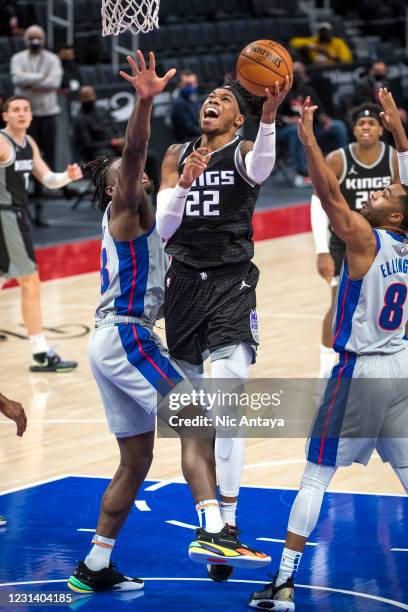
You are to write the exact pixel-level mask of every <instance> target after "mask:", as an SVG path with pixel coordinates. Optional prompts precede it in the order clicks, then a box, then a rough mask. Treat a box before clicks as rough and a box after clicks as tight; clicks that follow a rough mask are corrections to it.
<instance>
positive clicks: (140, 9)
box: [101, 0, 160, 36]
mask: <svg viewBox="0 0 408 612" xmlns="http://www.w3.org/2000/svg"><path fill="white" fill-rule="evenodd" d="M159 5H160V0H102V10H101V13H102V36H109V35H110V34H113V35H114V36H117V35H118V34H121V33H122V32H125V31H126V30H130V31H131V32H133V34H139V32H142V33H143V34H145V33H146V32H151V31H152V30H153V29H154V28H158V27H159Z"/></svg>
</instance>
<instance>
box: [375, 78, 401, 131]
mask: <svg viewBox="0 0 408 612" xmlns="http://www.w3.org/2000/svg"><path fill="white" fill-rule="evenodd" d="M378 98H379V100H380V104H381V106H382V107H383V111H382V112H381V113H380V117H381V121H382V122H383V124H384V127H385V128H386V129H387V130H389V131H390V132H392V133H394V132H397V131H398V130H400V129H404V128H403V126H402V121H401V117H400V114H399V111H398V108H397V105H396V104H395V100H394V98H393V97H392V93H391V92H390V91H388V89H387V88H386V87H381V89H380V91H379V92H378Z"/></svg>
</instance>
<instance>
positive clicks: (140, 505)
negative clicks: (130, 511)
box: [135, 499, 151, 512]
mask: <svg viewBox="0 0 408 612" xmlns="http://www.w3.org/2000/svg"><path fill="white" fill-rule="evenodd" d="M135 506H136V508H137V509H138V510H140V512H150V510H151V508H149V506H148V505H147V502H146V500H144V499H137V500H136V501H135Z"/></svg>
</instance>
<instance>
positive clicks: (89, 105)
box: [81, 100, 95, 113]
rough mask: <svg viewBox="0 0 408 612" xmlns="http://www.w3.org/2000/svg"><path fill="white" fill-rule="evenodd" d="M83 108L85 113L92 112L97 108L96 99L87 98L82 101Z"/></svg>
mask: <svg viewBox="0 0 408 612" xmlns="http://www.w3.org/2000/svg"><path fill="white" fill-rule="evenodd" d="M81 108H82V110H83V111H84V113H91V112H92V111H93V110H94V108H95V100H85V101H84V102H82V104H81Z"/></svg>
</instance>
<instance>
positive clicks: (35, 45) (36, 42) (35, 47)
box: [29, 38, 42, 53]
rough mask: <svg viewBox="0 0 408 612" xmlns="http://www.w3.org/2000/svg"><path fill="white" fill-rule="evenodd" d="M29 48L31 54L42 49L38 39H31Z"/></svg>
mask: <svg viewBox="0 0 408 612" xmlns="http://www.w3.org/2000/svg"><path fill="white" fill-rule="evenodd" d="M29 48H30V51H31V53H39V52H40V51H41V48H42V42H41V40H40V39H39V38H33V39H32V40H30V43H29Z"/></svg>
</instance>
